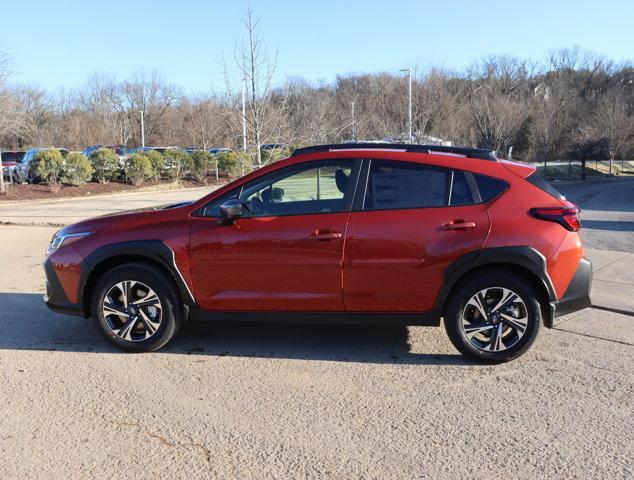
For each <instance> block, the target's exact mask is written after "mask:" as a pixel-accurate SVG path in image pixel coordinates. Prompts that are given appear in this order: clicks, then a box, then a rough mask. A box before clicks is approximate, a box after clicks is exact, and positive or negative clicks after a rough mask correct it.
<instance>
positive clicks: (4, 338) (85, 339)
mask: <svg viewBox="0 0 634 480" xmlns="http://www.w3.org/2000/svg"><path fill="white" fill-rule="evenodd" d="M432 332H433V334H437V335H444V332H441V331H440V330H438V329H433V330H431V329H430V334H432ZM0 350H43V351H64V352H92V353H121V352H120V351H119V350H117V349H115V348H114V347H112V346H110V345H109V344H108V343H107V342H106V340H104V339H103V337H102V336H101V335H100V334H99V332H98V331H97V327H96V326H95V324H94V323H93V321H92V320H90V319H88V320H86V319H83V318H78V317H72V316H67V315H61V314H58V313H54V312H51V311H50V310H48V308H47V307H46V305H45V304H44V302H43V300H42V295H41V294H33V293H0ZM158 353H162V354H181V355H182V354H190V355H208V356H233V357H255V358H283V359H297V360H322V361H343V362H361V363H377V364H418V365H472V364H473V362H470V361H469V360H467V359H465V358H464V357H462V356H461V355H459V354H458V353H456V354H455V355H452V354H445V353H434V352H427V353H418V352H412V348H411V345H410V338H409V329H408V328H407V327H402V326H375V325H372V326H365V325H354V326H353V325H304V324H302V325H298V324H277V323H266V324H264V323H257V322H253V323H252V322H240V323H227V322H190V323H187V324H185V325H184V326H183V327H182V328H181V331H180V332H179V333H178V335H177V336H176V337H175V338H174V339H173V341H172V342H171V343H170V344H169V345H168V346H167V347H164V348H163V349H161V350H159V351H158Z"/></svg>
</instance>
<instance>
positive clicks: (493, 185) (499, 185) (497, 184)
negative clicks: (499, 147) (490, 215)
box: [473, 173, 509, 202]
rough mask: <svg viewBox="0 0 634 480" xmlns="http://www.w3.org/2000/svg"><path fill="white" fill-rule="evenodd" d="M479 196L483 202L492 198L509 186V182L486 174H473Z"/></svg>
mask: <svg viewBox="0 0 634 480" xmlns="http://www.w3.org/2000/svg"><path fill="white" fill-rule="evenodd" d="M473 178H475V181H476V185H477V186H478V191H479V192H480V197H481V198H482V201H483V202H488V201H489V200H493V199H494V198H495V197H497V196H498V195H501V194H502V193H504V192H505V191H506V189H507V188H508V187H509V184H508V183H506V182H505V181H504V180H500V179H499V178H493V177H488V176H487V175H478V174H475V173H474V174H473Z"/></svg>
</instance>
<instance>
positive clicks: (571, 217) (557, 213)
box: [528, 207, 581, 232]
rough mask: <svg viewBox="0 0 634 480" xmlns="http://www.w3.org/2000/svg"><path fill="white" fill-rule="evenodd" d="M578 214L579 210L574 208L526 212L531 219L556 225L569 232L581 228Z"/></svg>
mask: <svg viewBox="0 0 634 480" xmlns="http://www.w3.org/2000/svg"><path fill="white" fill-rule="evenodd" d="M579 212H581V210H580V209H578V208H576V207H555V208H531V209H530V210H529V211H528V213H529V215H530V216H531V217H534V218H538V219H540V220H546V221H549V222H555V223H558V224H559V225H561V226H562V227H564V228H565V229H566V230H570V231H571V232H576V231H577V230H579V229H580V228H581V220H580V219H579Z"/></svg>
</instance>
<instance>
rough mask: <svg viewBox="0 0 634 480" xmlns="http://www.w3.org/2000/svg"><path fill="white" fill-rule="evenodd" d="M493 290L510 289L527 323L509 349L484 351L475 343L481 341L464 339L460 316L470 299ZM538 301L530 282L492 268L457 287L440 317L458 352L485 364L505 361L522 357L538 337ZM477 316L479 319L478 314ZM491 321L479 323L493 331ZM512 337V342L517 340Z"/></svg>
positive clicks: (471, 277) (468, 278) (539, 322)
mask: <svg viewBox="0 0 634 480" xmlns="http://www.w3.org/2000/svg"><path fill="white" fill-rule="evenodd" d="M495 287H502V288H506V289H509V290H511V291H512V292H514V293H515V294H516V295H517V296H518V297H519V299H521V301H522V302H523V304H524V306H525V314H526V319H527V320H526V327H525V329H524V330H523V331H522V336H521V337H520V338H519V339H518V340H515V341H516V343H514V344H511V342H509V344H510V346H509V348H507V349H504V350H501V351H486V350H484V349H483V348H481V347H478V346H476V345H475V344H474V343H478V344H479V345H482V343H481V342H479V341H478V340H476V341H475V342H473V341H472V340H470V339H469V338H468V337H467V334H466V333H465V328H463V313H464V312H465V308H466V307H467V304H468V302H469V301H470V299H471V298H472V297H474V296H475V295H477V294H478V292H481V291H483V290H486V289H492V290H493V291H495ZM538 299H539V297H538V296H537V294H536V293H535V290H534V289H533V287H532V286H531V285H530V283H529V282H527V281H526V280H525V279H524V278H522V277H520V276H518V275H516V274H514V273H512V272H509V271H505V270H497V269H496V270H493V269H492V270H485V271H482V272H479V273H477V274H474V275H471V276H469V277H467V278H466V279H464V280H463V281H461V282H460V283H459V284H458V285H457V287H456V288H455V289H454V291H453V293H452V296H451V298H450V300H449V304H448V305H447V307H446V309H445V314H444V315H443V317H444V322H445V329H446V331H447V335H448V336H449V339H450V340H451V343H453V345H454V346H455V347H456V348H457V349H458V350H459V351H460V353H462V354H463V355H465V356H467V357H469V358H472V359H474V360H477V361H479V362H485V363H502V362H508V361H509V360H513V359H515V358H517V357H519V356H520V355H522V354H524V353H525V352H526V351H527V350H528V349H529V348H530V347H531V345H532V344H533V342H534V341H535V339H536V338H537V335H538V333H539V329H540V327H541V324H542V315H541V308H540V303H539V300H538ZM470 308H471V307H470ZM522 308H523V307H522ZM472 310H475V309H472ZM477 315H478V317H479V314H477ZM479 318H480V317H479ZM498 318H499V317H498ZM490 322H492V321H491V320H489V319H487V321H486V322H484V321H482V322H481V324H485V323H486V324H487V327H486V328H495V327H489V326H488V323H490ZM498 323H504V321H503V320H502V321H501V322H500V321H498ZM501 328H503V329H506V331H507V332H511V333H513V334H514V335H517V331H514V330H512V329H511V328H510V327H508V326H506V325H505V326H503V327H501ZM488 332H489V330H487V333H486V334H485V336H486V335H488ZM512 338H513V339H515V338H516V337H512ZM485 348H486V347H485Z"/></svg>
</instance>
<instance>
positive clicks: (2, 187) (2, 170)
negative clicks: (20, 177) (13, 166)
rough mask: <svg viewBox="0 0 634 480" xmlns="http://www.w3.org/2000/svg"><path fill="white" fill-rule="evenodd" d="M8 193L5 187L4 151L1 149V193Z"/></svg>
mask: <svg viewBox="0 0 634 480" xmlns="http://www.w3.org/2000/svg"><path fill="white" fill-rule="evenodd" d="M9 168H10V167H9ZM6 191H7V189H6V187H5V186H4V169H3V168H2V149H1V148H0V193H5V192H6Z"/></svg>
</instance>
